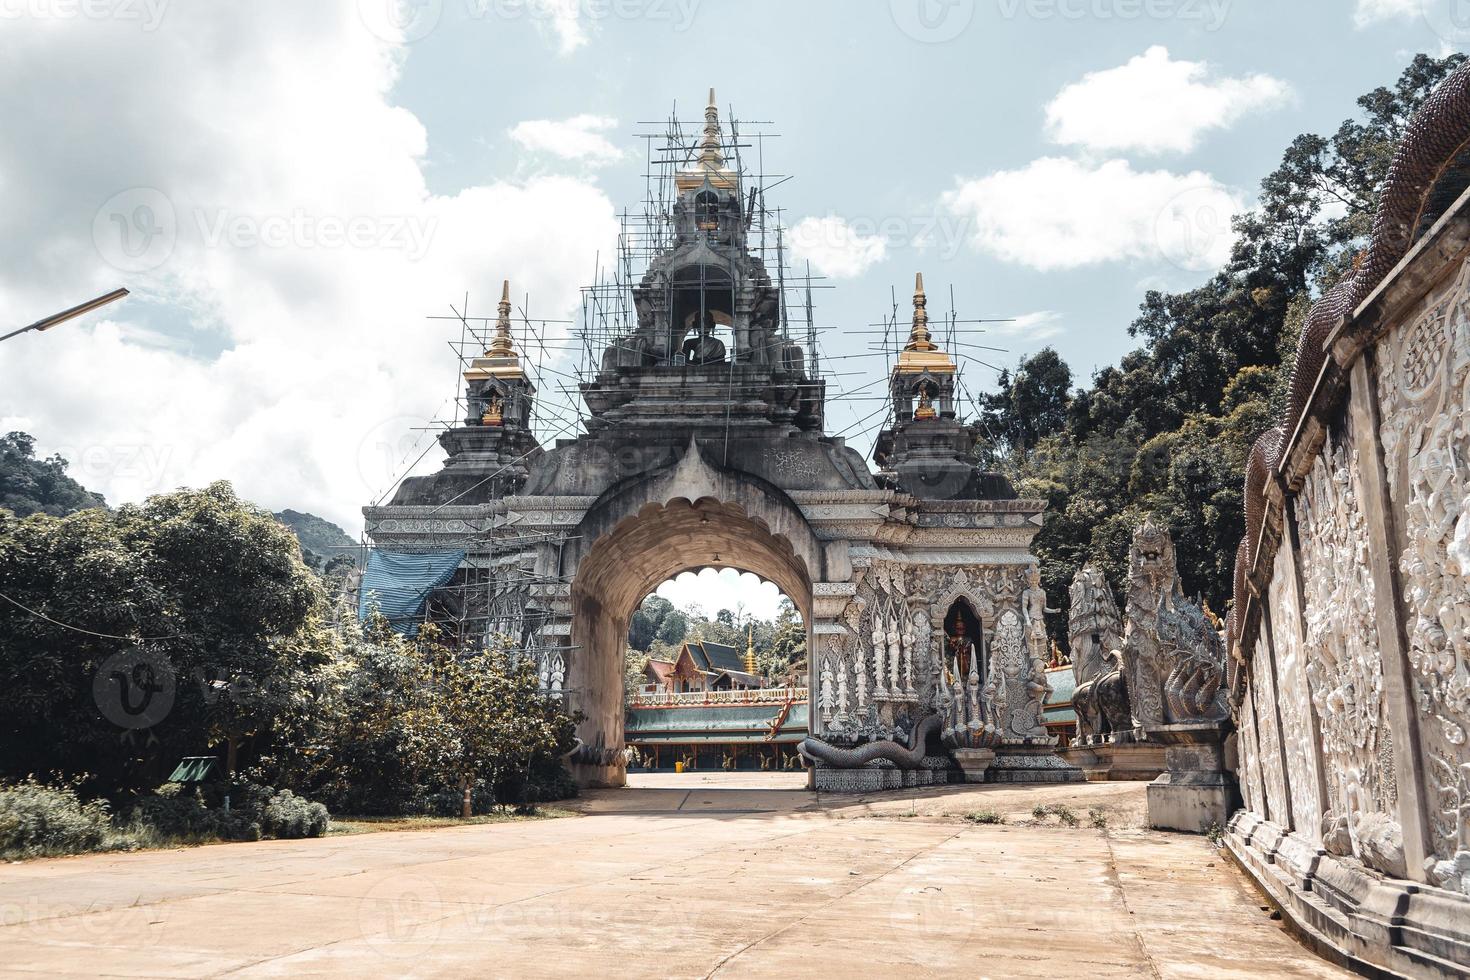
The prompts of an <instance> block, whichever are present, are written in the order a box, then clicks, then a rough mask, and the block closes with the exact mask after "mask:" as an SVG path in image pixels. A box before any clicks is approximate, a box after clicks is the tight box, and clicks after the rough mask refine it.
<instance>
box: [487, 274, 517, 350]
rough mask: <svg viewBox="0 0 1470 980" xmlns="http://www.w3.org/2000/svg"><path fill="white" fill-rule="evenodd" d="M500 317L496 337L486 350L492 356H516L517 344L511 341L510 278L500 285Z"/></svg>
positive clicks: (496, 326) (497, 322) (496, 323)
mask: <svg viewBox="0 0 1470 980" xmlns="http://www.w3.org/2000/svg"><path fill="white" fill-rule="evenodd" d="M499 312H500V318H499V319H498V320H496V322H495V339H494V340H492V341H490V347H489V349H488V350H486V351H485V353H486V354H488V355H489V356H491V357H515V353H516V349H515V345H514V344H512V343H511V341H510V280H509V279H506V280H505V281H504V282H503V283H502V284H501V286H500V310H499Z"/></svg>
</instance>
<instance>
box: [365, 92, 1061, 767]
mask: <svg viewBox="0 0 1470 980" xmlns="http://www.w3.org/2000/svg"><path fill="white" fill-rule="evenodd" d="M667 144H668V146H667V147H666V150H665V152H664V153H663V154H662V155H661V157H660V159H670V160H673V161H674V162H673V163H671V164H670V165H669V167H668V173H667V174H666V175H665V177H666V179H663V180H662V181H661V185H660V186H661V187H665V188H667V192H668V195H669V199H668V201H667V206H666V207H662V208H654V209H652V211H653V213H652V214H651V215H650V216H648V217H647V218H646V219H645V227H644V229H643V231H642V232H641V233H638V234H630V235H628V236H627V238H628V239H636V240H637V241H640V242H644V243H646V247H644V248H643V249H642V251H641V252H640V251H639V250H638V249H637V248H635V247H631V246H629V245H627V243H626V241H625V244H624V247H623V253H624V255H635V253H636V257H637V258H638V259H639V260H640V261H638V262H637V265H638V266H639V268H637V269H633V271H632V273H631V274H627V275H624V276H622V277H620V278H619V279H618V281H616V282H614V283H612V284H604V285H600V286H598V287H593V289H592V290H589V296H590V297H591V299H590V301H589V304H588V305H589V309H590V312H589V314H588V316H587V317H585V318H584V320H585V322H584V324H583V329H582V331H581V339H582V341H583V344H584V345H585V346H586V347H587V348H588V350H589V353H590V356H589V357H588V358H587V359H586V363H585V365H584V370H583V372H582V374H581V379H580V382H579V384H578V392H579V394H580V397H581V400H582V402H583V403H584V404H585V408H586V414H585V416H583V417H582V418H581V420H580V426H579V427H578V428H579V431H575V433H574V434H571V435H570V436H569V437H568V438H562V439H558V440H556V442H555V444H554V445H551V446H544V445H542V444H541V443H540V442H539V441H538V439H537V437H536V435H535V434H534V433H533V425H532V413H533V408H534V406H535V399H536V397H537V392H536V389H535V386H534V385H533V383H532V379H531V372H530V371H529V370H528V365H527V363H526V359H525V353H524V350H523V349H518V346H517V344H516V342H515V340H514V338H513V337H512V318H511V309H512V305H511V302H510V294H509V288H508V286H507V288H506V290H505V292H504V294H503V296H502V300H501V304H500V308H499V316H498V318H497V320H496V322H495V325H494V328H493V334H492V335H491V336H490V337H489V342H488V343H487V344H486V345H485V348H484V351H483V354H482V355H481V356H477V357H473V358H472V359H468V362H467V366H466V368H465V370H464V380H465V390H464V401H463V405H464V408H465V411H464V414H463V417H461V418H459V419H457V420H456V422H455V423H454V424H453V425H451V426H449V427H447V428H446V429H445V431H443V432H442V434H441V435H440V436H439V441H440V443H441V444H442V445H443V448H444V450H445V451H446V453H447V455H448V458H447V460H446V462H445V464H444V466H443V469H441V470H440V471H439V472H438V473H435V474H434V475H432V476H425V477H415V478H410V479H407V480H405V481H403V483H402V485H401V486H400V487H399V488H398V489H397V492H396V494H395V496H394V497H393V498H392V500H391V502H390V503H388V504H387V505H385V506H373V507H367V508H364V514H365V516H366V520H367V528H368V533H369V535H370V536H371V539H372V541H373V544H374V551H373V557H374V567H371V568H370V569H369V572H368V578H367V583H366V589H367V591H368V592H373V590H375V589H376V590H378V592H379V593H381V595H384V596H389V597H392V598H402V597H405V596H406V597H408V598H409V599H410V601H409V602H407V603H406V604H403V605H401V606H400V607H395V609H396V611H397V612H398V613H399V614H401V615H402V618H403V621H404V622H406V623H408V625H409V626H410V627H411V622H409V621H411V620H412V618H413V617H414V616H423V615H429V616H435V615H439V616H444V617H448V618H449V619H451V620H452V621H453V622H454V624H456V626H457V628H459V629H461V630H465V631H467V633H468V638H470V639H475V638H477V637H483V636H488V635H489V634H492V633H495V634H502V635H509V636H511V637H512V638H513V641H514V642H516V643H518V644H519V645H520V647H521V648H522V649H524V650H525V651H526V654H527V655H529V656H533V657H535V658H536V660H537V663H538V666H539V668H540V673H541V677H542V680H543V683H544V685H545V686H546V688H547V689H548V690H549V691H551V692H554V693H555V694H557V695H558V696H561V697H564V698H565V699H566V701H567V705H568V707H569V708H570V709H571V710H574V711H579V712H581V713H582V715H583V716H584V720H583V721H582V723H581V726H580V729H579V732H578V734H579V738H580V739H581V746H580V748H579V749H578V750H577V752H576V753H575V754H574V755H573V756H572V758H571V760H570V761H571V762H572V764H573V765H572V768H573V771H574V774H575V775H576V777H577V779H578V780H579V782H581V783H583V784H584V785H591V786H618V785H622V784H623V782H624V777H625V765H626V755H625V752H624V718H623V713H624V700H623V666H624V650H625V646H626V640H627V635H628V624H629V619H630V617H631V615H632V613H633V611H634V609H635V608H636V607H637V606H638V604H639V603H640V602H641V601H642V600H643V598H644V597H645V596H646V595H648V594H649V593H650V592H651V591H653V590H654V589H655V588H656V587H657V586H658V585H659V583H661V582H663V581H664V580H665V579H667V578H669V577H671V576H673V575H676V574H678V573H680V572H682V571H685V570H689V569H699V568H702V567H706V566H714V567H727V566H728V567H734V568H738V569H740V570H742V571H747V572H752V573H754V574H756V575H759V576H761V577H762V578H764V579H767V580H769V581H771V582H773V583H775V584H776V585H777V586H778V587H779V588H780V589H781V590H782V591H783V592H784V593H785V594H786V595H787V596H789V597H790V598H791V599H792V601H793V602H795V604H796V605H797V607H798V608H799V610H800V612H801V615H802V619H803V621H804V623H805V624H806V627H807V650H808V660H809V669H810V692H809V695H808V702H807V703H806V704H805V705H804V706H803V707H804V708H805V709H806V715H807V717H808V718H809V733H810V734H809V737H807V738H806V739H805V741H803V742H802V743H801V745H800V753H801V757H802V759H803V761H804V762H805V764H806V765H808V766H809V767H810V769H811V771H812V774H813V776H812V778H813V780H814V783H815V785H816V787H818V788H824V789H853V790H860V789H875V788H882V787H889V786H892V787H897V786H901V785H923V784H929V783H933V782H944V781H948V780H950V779H963V778H969V779H972V780H979V779H989V780H1014V781H1037V780H1074V779H1081V778H1082V773H1081V771H1080V770H1079V769H1077V768H1076V767H1074V766H1071V765H1069V764H1068V763H1066V762H1064V761H1063V760H1062V759H1061V758H1060V757H1059V756H1058V754H1057V746H1056V738H1055V737H1054V736H1052V735H1049V734H1048V733H1047V730H1046V728H1045V726H1044V724H1043V719H1042V709H1043V704H1044V702H1045V699H1046V696H1047V694H1048V692H1049V686H1048V684H1047V677H1046V672H1045V666H1046V662H1047V659H1048V653H1049V647H1050V641H1049V638H1048V636H1047V631H1046V626H1045V621H1044V619H1043V615H1044V613H1045V611H1046V608H1047V605H1046V597H1045V595H1044V594H1043V593H1042V591H1041V589H1040V587H1039V585H1038V574H1037V568H1036V562H1035V559H1034V558H1033V556H1032V554H1031V552H1030V550H1029V546H1030V543H1031V540H1032V538H1033V537H1034V536H1035V534H1036V532H1037V531H1038V530H1039V529H1040V528H1041V523H1042V510H1043V506H1044V505H1043V502H1042V501H1040V500H1027V499H1022V498H1018V497H1017V496H1016V494H1015V492H1014V491H1013V489H1012V488H1011V486H1010V484H1009V483H1008V481H1007V480H1005V479H1004V478H1003V477H1001V476H999V475H997V474H994V473H987V472H983V471H981V470H980V469H978V468H977V466H976V464H975V461H974V449H975V446H976V442H977V438H978V433H977V430H976V429H975V427H974V426H972V425H970V424H967V423H966V422H965V421H964V420H963V419H962V418H961V416H960V414H959V411H958V406H957V403H956V394H957V393H956V380H957V374H958V371H957V365H956V359H955V357H954V356H952V355H951V353H949V352H947V351H946V350H945V349H943V347H942V346H941V341H942V338H938V337H936V335H935V332H934V331H931V328H930V320H929V313H928V311H927V308H926V302H927V301H926V296H925V292H924V287H923V279H922V277H916V282H915V290H914V294H913V306H912V314H911V317H909V323H908V324H907V327H906V333H907V336H906V337H903V336H902V335H900V336H899V337H898V339H897V342H896V343H895V344H894V348H895V350H894V351H893V354H894V355H895V356H894V357H893V360H892V366H891V369H890V371H889V373H888V376H887V380H888V399H889V402H890V404H889V412H890V414H889V421H888V422H887V423H886V425H885V426H884V428H883V430H882V431H881V433H880V434H878V437H877V441H876V446H875V452H874V459H875V462H876V469H874V468H870V466H869V464H868V462H867V461H866V460H864V458H863V457H862V456H861V455H860V454H859V453H858V452H856V451H855V450H853V449H852V448H850V447H849V446H847V445H846V444H845V443H844V440H843V439H842V438H840V437H838V436H832V435H828V434H827V433H826V431H825V426H824V419H825V407H826V381H825V380H824V379H823V378H822V376H821V375H820V372H819V371H818V369H817V349H816V346H815V334H814V332H813V331H812V330H810V329H808V331H807V334H806V336H805V337H803V336H802V335H801V332H800V330H799V329H798V328H796V327H794V326H793V324H792V321H791V319H790V312H789V306H790V304H789V303H788V297H787V296H786V293H787V292H789V291H790V290H791V288H792V285H791V279H790V274H789V272H788V271H787V270H786V269H785V268H784V265H783V263H782V261H781V259H782V252H781V246H780V242H779V233H777V234H775V235H773V234H772V233H770V232H769V231H768V230H767V228H766V224H765V218H766V212H765V209H764V205H763V203H761V202H763V198H764V189H763V187H761V186H759V185H758V183H757V181H756V179H755V178H753V176H752V175H751V174H750V173H749V172H748V170H747V168H744V167H742V166H741V165H740V164H739V160H738V156H739V148H740V146H741V145H742V142H741V141H740V140H739V139H737V138H736V137H734V136H733V135H727V134H726V133H725V130H724V127H723V126H722V124H721V120H720V118H719V115H718V111H717V109H716V106H715V103H714V99H713V93H711V99H710V104H709V107H708V109H707V110H706V113H705V122H704V126H703V131H702V133H700V134H697V135H696V137H695V138H694V139H693V140H688V141H685V140H682V139H681V137H680V135H679V133H678V132H677V131H676V128H674V129H671V133H670V134H669V138H668V140H667ZM732 157H733V159H732ZM773 239H774V241H775V242H776V244H775V247H774V248H773V247H772V241H773ZM768 263H769V264H768ZM625 265H626V266H627V267H629V268H632V266H633V265H634V263H633V262H627V263H625ZM609 311H611V312H609ZM803 340H805V343H804V344H803V343H802V341H803ZM375 594H376V593H375ZM419 600H422V601H419ZM385 611H386V607H385Z"/></svg>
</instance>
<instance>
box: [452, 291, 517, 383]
mask: <svg viewBox="0 0 1470 980" xmlns="http://www.w3.org/2000/svg"><path fill="white" fill-rule="evenodd" d="M499 313H500V316H499V317H498V318H497V319H496V321H495V336H493V337H491V338H490V346H489V347H487V348H485V353H483V354H481V355H480V356H479V357H477V358H475V359H474V360H473V361H471V362H470V367H469V370H467V371H465V373H464V379H465V380H466V381H481V380H484V379H485V378H515V379H517V380H525V379H526V372H525V371H524V370H523V369H522V368H521V359H520V357H519V356H518V355H517V354H516V347H515V344H514V343H513V342H512V341H511V338H510V280H509V279H506V280H505V281H504V282H503V283H501V286H500V307H499Z"/></svg>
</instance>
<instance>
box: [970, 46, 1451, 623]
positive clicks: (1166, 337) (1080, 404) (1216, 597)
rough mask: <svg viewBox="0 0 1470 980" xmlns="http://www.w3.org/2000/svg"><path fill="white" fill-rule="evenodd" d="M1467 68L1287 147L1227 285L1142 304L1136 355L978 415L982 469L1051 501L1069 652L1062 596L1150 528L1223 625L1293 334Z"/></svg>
mask: <svg viewBox="0 0 1470 980" xmlns="http://www.w3.org/2000/svg"><path fill="white" fill-rule="evenodd" d="M1464 61H1465V56H1464V55H1461V54H1454V55H1450V56H1448V57H1445V58H1433V57H1430V56H1428V55H1418V56H1416V57H1415V58H1414V59H1413V61H1412V62H1411V63H1410V65H1409V66H1408V67H1407V68H1406V69H1405V70H1404V72H1403V74H1402V75H1400V77H1399V79H1398V80H1397V82H1396V83H1395V84H1393V85H1391V86H1385V87H1381V88H1377V89H1374V90H1373V91H1372V92H1369V93H1367V94H1366V95H1364V96H1363V97H1362V98H1360V99H1358V101H1357V105H1358V108H1359V110H1360V114H1359V117H1358V118H1354V119H1348V120H1346V121H1344V122H1343V123H1342V124H1341V125H1340V126H1339V127H1338V129H1337V131H1336V132H1335V133H1334V134H1333V135H1331V136H1330V137H1324V136H1318V135H1314V134H1304V135H1302V136H1298V137H1297V138H1296V139H1295V140H1293V141H1292V142H1291V145H1290V146H1288V147H1287V148H1286V151H1285V152H1284V154H1283V155H1282V159H1281V163H1280V165H1279V166H1278V167H1277V168H1276V169H1275V170H1274V171H1272V172H1271V173H1270V174H1269V175H1267V176H1266V178H1265V179H1264V180H1263V181H1262V182H1261V193H1260V201H1259V204H1258V206H1257V207H1256V208H1255V209H1254V210H1252V211H1250V212H1248V213H1246V214H1243V215H1239V216H1237V217H1236V218H1235V219H1234V222H1233V226H1234V230H1235V232H1236V235H1237V240H1236V242H1235V245H1234V247H1233V250H1232V254H1231V257H1230V260H1229V262H1228V263H1227V264H1226V265H1225V267H1224V268H1222V269H1221V270H1219V271H1218V272H1217V273H1216V274H1215V275H1213V276H1211V277H1210V278H1209V279H1208V280H1207V281H1206V282H1205V283H1203V284H1202V285H1200V286H1198V287H1196V288H1194V289H1191V290H1187V291H1185V292H1180V293H1165V292H1160V291H1150V292H1148V293H1147V294H1145V296H1144V298H1143V302H1142V303H1141V304H1140V306H1139V314H1138V316H1137V317H1136V318H1135V319H1134V321H1133V323H1132V324H1131V325H1130V326H1129V328H1128V329H1129V334H1130V335H1131V336H1132V337H1134V338H1136V339H1137V340H1138V341H1139V342H1140V346H1139V347H1138V348H1137V349H1136V350H1133V351H1131V352H1130V353H1128V354H1126V355H1125V356H1124V357H1123V358H1122V359H1121V360H1120V361H1119V363H1118V364H1117V365H1116V366H1110V367H1107V368H1104V369H1102V370H1101V371H1099V372H1097V373H1096V374H1095V375H1094V376H1093V377H1092V383H1091V385H1090V386H1085V387H1081V388H1078V389H1075V390H1069V389H1071V378H1072V375H1071V371H1070V370H1069V369H1068V368H1067V365H1066V364H1065V363H1064V362H1063V361H1062V360H1061V358H1060V357H1058V356H1057V354H1056V352H1055V351H1053V350H1051V349H1050V348H1046V349H1044V350H1042V351H1039V352H1038V353H1036V354H1034V355H1032V356H1031V357H1028V358H1025V359H1023V360H1022V362H1021V364H1020V366H1019V367H1018V368H1017V370H1016V371H1015V372H1014V374H1011V373H1002V375H1001V377H1000V383H999V387H998V389H997V390H996V391H995V392H993V393H991V394H987V395H985V396H983V397H982V398H981V402H980V404H979V406H978V408H979V412H980V416H981V419H982V421H983V422H984V423H985V428H986V430H987V431H988V433H989V435H990V438H991V445H990V447H989V462H990V463H992V464H993V465H996V466H998V467H999V468H1001V469H1002V470H1003V471H1004V472H1006V473H1007V474H1008V475H1009V476H1010V477H1011V478H1012V480H1013V481H1014V482H1015V484H1016V486H1017V488H1018V490H1019V491H1020V492H1021V493H1022V494H1024V495H1026V496H1034V497H1040V498H1043V499H1045V500H1046V501H1047V505H1048V507H1047V510H1048V513H1047V519H1046V524H1045V526H1044V527H1043V529H1042V530H1041V532H1040V533H1039V534H1038V535H1037V537H1036V541H1035V551H1036V554H1037V556H1038V559H1039V562H1040V565H1041V571H1042V580H1043V584H1044V585H1045V587H1046V589H1047V594H1048V596H1049V598H1050V599H1051V601H1052V604H1053V605H1056V606H1058V607H1059V608H1060V609H1061V612H1060V613H1058V614H1056V615H1055V616H1053V617H1052V622H1051V623H1050V626H1051V630H1052V634H1053V635H1054V636H1057V637H1059V638H1064V637H1065V636H1066V608H1067V587H1068V585H1069V584H1070V583H1071V580H1072V576H1073V575H1074V574H1075V573H1076V571H1077V569H1078V568H1079V567H1080V566H1081V565H1082V564H1083V563H1084V562H1086V561H1095V562H1098V563H1099V564H1100V565H1101V566H1102V567H1103V568H1104V570H1105V571H1106V572H1107V574H1108V576H1109V579H1110V581H1112V582H1113V583H1114V586H1115V588H1117V587H1120V586H1121V585H1122V583H1123V579H1124V577H1125V575H1126V571H1127V553H1128V545H1129V542H1130V540H1131V536H1132V530H1133V528H1134V526H1136V525H1137V523H1138V522H1139V521H1140V520H1141V519H1142V517H1143V515H1144V514H1145V513H1147V512H1150V511H1152V512H1154V513H1156V514H1157V515H1158V516H1159V517H1160V518H1161V519H1163V520H1166V521H1168V522H1169V525H1170V528H1171V529H1172V531H1173V534H1174V541H1175V545H1176V551H1177V555H1178V559H1179V571H1180V575H1181V577H1182V579H1183V584H1184V587H1185V589H1186V591H1188V592H1190V593H1192V594H1194V593H1197V594H1200V595H1202V596H1203V597H1204V598H1205V599H1206V600H1207V601H1208V602H1209V603H1210V604H1211V605H1212V606H1213V607H1214V608H1215V609H1216V610H1223V609H1224V607H1225V605H1226V603H1227V602H1228V601H1229V599H1230V593H1231V577H1232V574H1231V573H1232V570H1233V567H1234V561H1235V549H1236V545H1237V543H1238V542H1239V540H1240V536H1241V534H1242V533H1244V501H1243V495H1242V484H1243V481H1244V474H1245V462H1246V458H1247V455H1248V453H1249V451H1250V447H1251V445H1252V444H1253V443H1254V441H1255V440H1256V438H1258V437H1259V436H1260V434H1261V433H1262V432H1264V431H1265V430H1266V429H1267V428H1269V427H1270V425H1271V424H1273V420H1274V419H1275V418H1278V417H1279V414H1280V411H1281V407H1282V404H1283V402H1284V400H1285V395H1286V386H1287V383H1288V380H1289V378H1290V374H1291V366H1292V362H1293V359H1294V356H1295V350H1296V341H1297V337H1298V336H1299V334H1300V330H1301V324H1302V322H1303V320H1304V319H1305V317H1306V314H1307V311H1308V310H1309V309H1310V307H1311V304H1312V302H1313V301H1315V300H1316V299H1317V298H1318V297H1320V295H1321V294H1322V292H1323V291H1324V290H1326V289H1328V288H1330V287H1331V286H1332V285H1333V284H1335V283H1336V282H1337V281H1338V280H1339V279H1340V278H1341V277H1342V276H1343V275H1344V274H1345V273H1346V272H1348V271H1350V270H1351V269H1352V266H1353V262H1354V260H1355V259H1356V257H1357V255H1358V254H1359V253H1360V252H1361V250H1362V249H1363V248H1364V247H1365V246H1366V245H1367V242H1368V236H1369V234H1370V232H1371V230H1372V222H1373V218H1374V215H1375V214H1376V212H1377V209H1378V202H1379V197H1380V195H1381V194H1382V191H1383V183H1384V180H1385V178H1386V177H1387V175H1388V167H1389V162H1390V160H1391V158H1392V155H1393V152H1394V148H1395V147H1396V146H1397V144H1398V142H1399V140H1400V139H1402V137H1403V135H1404V131H1405V127H1406V126H1407V124H1408V121H1409V119H1410V118H1411V117H1412V115H1413V114H1414V112H1415V110H1416V109H1417V108H1418V107H1419V106H1420V105H1421V104H1422V103H1423V101H1424V99H1425V98H1426V97H1427V96H1428V95H1429V93H1430V92H1432V91H1433V90H1434V88H1435V86H1436V85H1438V84H1439V82H1440V81H1442V80H1443V79H1444V77H1445V76H1446V75H1448V74H1449V73H1450V72H1452V71H1454V70H1455V69H1456V68H1457V67H1459V66H1460V65H1461V64H1462V63H1463V62H1464Z"/></svg>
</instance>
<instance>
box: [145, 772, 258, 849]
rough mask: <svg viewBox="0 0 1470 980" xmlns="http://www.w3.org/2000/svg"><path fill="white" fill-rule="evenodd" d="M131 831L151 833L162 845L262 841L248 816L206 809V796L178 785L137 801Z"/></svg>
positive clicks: (254, 823)
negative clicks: (170, 843) (209, 841)
mask: <svg viewBox="0 0 1470 980" xmlns="http://www.w3.org/2000/svg"><path fill="white" fill-rule="evenodd" d="M129 823H130V826H131V829H132V830H134V831H135V832H147V831H151V832H152V833H153V834H154V835H156V837H157V838H158V839H159V840H160V841H177V842H179V843H189V844H193V843H199V842H200V841H206V840H236V841H238V840H246V841H250V840H260V838H261V825H260V823H259V822H258V821H257V820H254V819H252V818H251V816H250V815H249V814H247V813H244V812H242V811H238V810H232V811H230V812H226V811H225V810H224V809H222V808H211V807H208V806H205V804H204V800H203V794H201V793H199V792H198V791H197V790H196V791H193V792H190V791H189V790H187V789H185V788H184V787H182V786H180V785H179V784H178V783H164V784H163V785H162V786H160V787H159V788H158V790H157V792H155V793H154V794H152V795H151V796H145V797H143V798H141V799H140V800H138V802H137V804H135V805H134V807H133V809H132V811H131V813H130V814H129Z"/></svg>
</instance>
